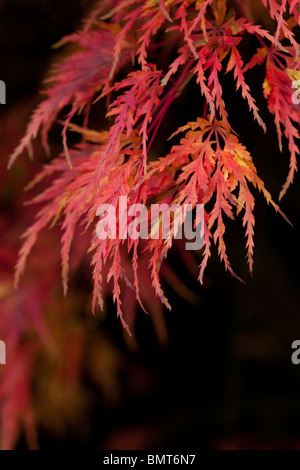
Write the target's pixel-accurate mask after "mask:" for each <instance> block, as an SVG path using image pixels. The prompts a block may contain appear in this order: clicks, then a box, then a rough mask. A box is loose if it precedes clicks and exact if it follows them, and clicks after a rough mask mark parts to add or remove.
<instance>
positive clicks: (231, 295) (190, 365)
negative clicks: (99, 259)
mask: <svg viewBox="0 0 300 470" xmlns="http://www.w3.org/2000/svg"><path fill="white" fill-rule="evenodd" d="M92 4H93V2H91V1H88V0H85V1H83V0H82V1H80V0H77V1H76V0H0V60H1V74H0V79H1V80H4V81H5V82H6V85H7V104H6V105H1V106H0V152H1V162H0V182H1V184H0V196H1V200H0V233H1V244H0V339H2V340H5V341H6V342H7V365H6V366H1V369H0V438H1V443H2V444H1V445H2V447H3V448H12V447H14V448H17V449H23V448H27V446H29V447H31V448H36V447H37V446H39V447H40V448H42V449H47V448H49V449H50V448H51V449H54V450H55V449H58V448H60V447H64V448H73V447H74V445H76V447H77V448H79V449H107V450H110V449H122V450H124V449H150V450H152V449H163V450H165V449H168V450H177V451H178V450H180V451H181V450H182V451H184V450H188V449H193V450H196V449H199V450H200V449H282V448H283V449H300V365H299V366H295V365H293V364H292V362H291V354H292V350H291V344H292V342H293V341H294V340H296V339H300V308H299V305H300V289H299V281H300V270H299V264H300V250H299V236H300V226H299V215H300V214H299V212H300V206H299V200H300V198H299V196H300V184H299V177H296V180H295V182H294V185H293V186H292V187H291V188H290V189H289V191H288V193H287V195H286V196H285V198H284V200H283V201H282V202H281V209H282V210H283V212H284V213H285V214H286V215H287V217H288V218H289V220H290V221H291V222H292V224H293V227H291V226H289V225H288V224H287V223H286V222H285V221H284V220H283V218H281V216H280V215H276V214H275V213H274V211H273V210H272V209H271V208H269V207H267V205H266V203H265V201H264V200H263V198H262V197H261V196H260V195H259V194H256V210H255V216H256V234H255V265H254V275H253V278H251V277H250V276H249V274H248V271H247V265H246V259H245V251H244V244H245V240H244V237H243V232H242V227H241V223H240V222H236V223H229V224H228V230H227V245H228V253H229V256H230V259H231V261H232V265H233V267H234V269H235V271H236V272H237V274H238V275H240V276H241V277H242V278H243V279H244V280H245V282H246V284H245V285H243V284H241V283H239V282H238V281H237V280H235V279H232V278H231V277H230V275H229V274H226V273H225V271H224V268H223V266H222V265H220V263H219V260H218V256H217V253H216V250H214V252H213V256H212V259H211V261H210V262H209V265H208V268H207V271H206V277H205V282H204V285H203V286H200V285H199V284H198V283H197V281H196V279H195V278H196V277H197V265H198V264H199V261H200V258H197V257H196V258H193V257H192V256H190V255H184V254H183V253H182V250H181V247H178V250H179V251H176V250H174V252H172V253H171V254H170V258H169V260H168V265H167V266H166V267H165V268H164V271H163V277H164V279H165V285H164V287H165V290H166V293H167V296H168V298H169V300H170V303H171V305H172V312H165V311H163V310H162V309H160V308H159V307H157V312H156V313H155V314H154V315H151V316H146V315H145V314H144V313H143V312H142V311H139V310H138V309H137V307H135V306H133V307H132V308H133V310H136V311H135V315H134V333H135V334H134V337H133V338H132V339H130V338H129V337H127V336H126V335H125V334H124V332H123V331H122V328H121V326H120V323H119V320H118V319H117V318H116V313H115V308H114V306H113V303H112V301H111V300H109V299H108V302H107V306H106V312H105V313H104V314H99V315H97V316H96V317H93V316H92V314H91V312H90V289H91V284H90V272H89V267H88V263H86V264H84V263H82V261H81V260H82V252H83V251H84V250H85V247H86V244H85V243H86V242H85V240H84V237H82V246H78V247H77V248H76V249H75V251H74V253H73V259H74V261H73V273H74V274H73V275H72V277H71V283H70V292H69V295H68V296H67V298H65V299H63V295H62V289H61V286H60V261H59V230H58V231H55V230H50V231H49V230H47V231H45V233H43V234H42V236H41V237H40V238H39V242H38V244H37V247H36V248H35V249H34V252H33V254H32V256H31V257H30V260H29V265H28V268H27V270H26V273H25V275H24V277H23V279H22V281H21V284H20V288H19V290H18V291H14V289H13V286H12V273H13V267H14V264H15V262H16V259H17V253H18V250H19V248H20V243H21V241H20V236H21V234H22V233H23V232H24V230H25V229H26V228H27V227H28V225H29V224H30V223H32V221H33V220H34V214H35V208H34V207H33V208H32V207H31V206H24V204H23V203H24V201H26V200H27V199H29V195H28V194H26V193H24V190H23V188H24V187H25V186H26V184H27V183H28V182H29V181H30V180H31V179H32V177H33V175H35V174H36V172H37V171H39V170H40V168H41V166H42V165H43V164H44V163H45V162H46V161H47V158H46V157H45V155H44V153H43V151H42V150H41V149H40V148H39V145H38V144H37V147H36V149H35V159H34V161H33V162H30V161H29V160H28V157H27V156H26V155H24V156H22V157H20V158H19V159H18V160H17V162H16V163H15V165H14V167H13V168H12V170H10V171H9V172H8V171H7V169H6V166H7V161H8V157H9V155H10V154H11V152H12V151H13V149H14V147H15V146H16V145H17V143H18V141H19V139H20V138H21V137H22V135H23V134H24V131H25V128H26V124H27V122H28V118H29V116H30V113H31V111H32V109H33V107H34V106H35V105H36V104H37V103H38V102H39V101H40V95H39V91H40V90H41V89H42V88H43V79H44V78H45V77H46V76H47V71H48V68H49V65H50V64H51V62H52V61H53V60H55V59H57V57H58V54H59V53H58V52H57V51H56V50H53V49H52V48H51V46H52V45H53V44H54V43H56V42H57V41H58V40H59V39H61V37H62V36H64V35H66V34H69V33H70V32H72V31H74V30H75V29H77V28H79V27H80V26H81V24H82V23H81V21H82V18H83V17H86V16H87V14H88V12H89V11H90V9H91V7H92ZM246 46H247V48H248V50H249V51H250V53H251V52H254V51H255V44H246V45H245V47H246ZM248 53H249V52H248ZM251 74H252V75H251ZM262 80H263V70H261V75H260V71H259V70H258V71H255V72H253V73H249V82H250V84H251V86H252V88H253V92H254V95H255V96H256V97H257V101H258V104H259V106H261V108H262V109H263V116H264V117H265V118H266V119H267V115H268V113H267V110H266V105H265V102H264V99H263V96H262V89H261V83H262ZM231 82H232V79H231V77H226V78H225V79H224V83H225V85H226V86H224V89H226V99H227V103H228V110H229V115H230V116H231V124H232V126H233V128H234V129H235V130H236V131H237V132H238V133H239V135H240V138H241V141H242V142H243V143H244V144H245V145H246V146H247V148H248V150H249V151H250V152H251V153H252V155H253V156H254V162H255V164H256V167H257V169H258V174H259V175H260V177H261V178H262V179H263V181H264V182H265V184H266V187H267V188H268V189H269V190H270V191H271V193H272V195H273V197H274V198H275V200H276V199H277V197H278V194H279V191H280V188H281V186H282V184H283V183H284V181H285V178H286V175H287V172H288V161H289V159H288V154H281V153H280V152H279V150H278V143H277V137H276V132H275V126H274V123H273V122H272V118H269V121H268V122H267V124H268V125H269V132H268V134H267V135H266V136H264V135H263V132H262V131H261V130H260V129H259V128H258V126H257V125H256V124H254V123H252V120H251V117H250V115H249V113H248V110H247V106H246V104H244V103H243V102H242V101H241V100H240V99H239V96H238V95H237V94H236V93H235V90H234V84H232V83H231ZM196 92H197V89H196V86H194V85H191V86H190V87H189V90H188V91H187V92H186V94H185V96H183V97H182V98H181V99H180V100H179V102H178V103H176V104H174V106H173V108H172V109H171V110H170V111H169V115H168V116H166V119H167V120H169V121H168V122H169V123H170V122H171V124H170V125H172V127H174V129H175V128H176V126H178V125H181V124H184V123H185V122H186V121H187V120H192V119H194V118H196V117H197V115H198V114H199V109H198V106H197V103H195V98H194V96H195V93H196ZM178 116H179V118H178ZM243 116H245V117H244V118H243ZM166 137H168V135H166V136H164V135H163V131H162V135H161V136H158V142H159V141H160V140H161V141H163V140H164V139H165V138H166ZM50 141H51V145H52V149H54V151H53V153H54V156H55V150H56V149H57V151H59V150H60V135H59V128H58V127H57V129H56V127H55V126H54V130H53V131H52V132H51V134H50ZM30 196H31V195H30ZM178 252H180V253H181V254H180V256H179V255H178Z"/></svg>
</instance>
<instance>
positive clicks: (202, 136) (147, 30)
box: [9, 0, 300, 328]
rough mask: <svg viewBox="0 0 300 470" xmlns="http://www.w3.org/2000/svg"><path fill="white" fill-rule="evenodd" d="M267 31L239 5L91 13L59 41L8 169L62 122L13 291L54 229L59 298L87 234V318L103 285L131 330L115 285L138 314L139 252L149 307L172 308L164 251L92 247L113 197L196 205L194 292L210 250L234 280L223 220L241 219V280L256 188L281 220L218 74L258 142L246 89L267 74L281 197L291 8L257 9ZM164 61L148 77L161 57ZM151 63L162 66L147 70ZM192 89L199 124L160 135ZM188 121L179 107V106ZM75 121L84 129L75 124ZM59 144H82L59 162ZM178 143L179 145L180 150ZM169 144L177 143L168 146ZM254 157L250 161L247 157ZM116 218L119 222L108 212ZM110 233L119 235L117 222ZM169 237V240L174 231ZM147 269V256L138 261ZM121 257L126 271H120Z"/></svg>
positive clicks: (288, 124) (288, 122)
mask: <svg viewBox="0 0 300 470" xmlns="http://www.w3.org/2000/svg"><path fill="white" fill-rule="evenodd" d="M261 3H262V5H263V7H264V8H265V13H266V14H267V15H269V16H270V18H271V19H272V20H273V22H274V28H273V30H272V31H268V30H267V29H265V28H263V27H262V25H260V24H257V23H256V22H255V21H253V19H252V20H251V19H250V18H252V17H251V15H250V10H249V8H250V6H249V5H250V4H249V2H248V1H242V0H236V1H234V0H232V1H229V0H228V1H227V0H167V1H164V0H159V1H157V0H156V1H153V0H147V1H139V0H114V1H105V0H104V1H102V2H101V1H100V2H99V3H98V5H97V7H96V10H95V12H94V13H93V14H92V16H91V18H90V19H89V20H88V21H87V22H86V23H85V26H84V28H83V29H82V31H80V32H78V33H76V34H72V35H71V36H68V37H67V38H65V39H64V40H62V41H61V43H60V45H61V46H66V45H69V44H70V43H71V44H72V49H71V52H70V53H68V54H67V55H66V56H65V58H64V59H63V60H62V61H61V62H60V63H59V64H58V65H56V66H55V67H54V68H53V70H52V75H51V78H50V79H49V80H48V82H49V83H50V87H49V88H48V89H47V90H46V98H45V99H44V100H43V101H42V102H41V104H40V105H39V106H38V107H37V109H36V110H35V111H34V113H33V115H32V118H31V120H30V122H29V124H28V129H27V132H26V135H25V136H24V138H23V139H22V141H21V142H20V144H19V146H18V147H17V148H16V150H15V152H14V153H13V155H12V156H11V159H10V163H9V166H11V165H12V164H13V162H14V161H15V159H16V158H17V157H18V156H19V155H20V154H21V153H22V152H23V151H24V150H25V149H26V148H29V149H31V144H32V141H33V139H35V138H36V137H37V135H38V133H39V132H41V134H42V141H43V144H44V146H45V148H46V149H47V150H48V151H49V148H48V143H47V134H48V131H49V129H50V128H51V126H52V124H53V123H54V121H55V120H56V119H57V118H58V116H59V114H60V112H61V111H62V110H64V109H65V108H66V106H68V111H67V114H66V111H65V112H64V119H63V122H62V143H63V149H64V150H63V153H62V154H61V155H58V156H55V158H54V159H53V160H52V161H51V163H49V164H47V165H46V166H45V168H44V169H43V170H42V172H41V173H40V174H39V175H38V176H37V177H36V178H35V180H34V181H33V182H32V183H31V184H30V189H31V188H32V187H33V186H35V185H36V184H40V183H41V182H42V181H43V180H44V178H46V180H47V181H49V177H50V183H48V184H49V185H48V186H47V187H46V189H45V188H44V189H43V191H42V192H41V193H40V194H38V195H37V196H36V197H35V198H34V199H33V200H32V203H38V204H39V210H38V212H37V215H36V221H35V222H34V223H33V225H31V226H30V227H29V228H28V229H27V231H26V232H25V234H24V244H23V247H22V248H21V252H20V257H19V261H18V264H17V270H16V283H18V281H19V278H20V275H21V273H22V272H23V269H24V266H25V262H26V259H27V257H28V254H29V252H30V250H31V248H32V246H33V245H34V243H35V242H36V239H37V235H38V233H39V232H40V231H41V230H42V229H44V228H45V227H49V226H53V225H55V224H59V223H60V224H61V228H62V237H61V259H62V273H63V287H64V292H65V293H66V291H67V279H68V272H69V258H70V249H71V243H72V242H73V243H76V241H77V239H78V237H80V234H79V233H78V232H76V227H80V230H81V231H83V230H85V231H88V233H89V237H90V247H89V251H90V252H91V254H92V260H91V264H92V276H93V282H94V291H93V299H92V305H93V309H94V310H95V308H96V307H97V305H99V306H100V307H101V308H103V283H104V281H108V282H109V281H110V282H111V283H112V284H111V285H112V289H113V297H114V301H115V303H116V305H117V311H118V315H119V316H120V318H121V320H122V322H123V325H124V326H125V327H126V328H128V326H127V322H126V321H125V319H124V312H123V308H122V295H121V281H122V280H123V281H124V282H125V284H126V285H127V287H126V288H128V289H133V290H134V292H135V295H136V298H137V300H138V301H139V302H140V304H141V305H142V304H143V302H142V300H143V299H142V297H144V296H143V295H141V293H140V290H141V289H140V286H139V281H140V277H141V272H140V269H139V264H140V260H141V259H142V257H141V253H142V249H143V250H144V249H146V250H147V251H148V253H149V269H150V271H149V272H150V274H149V275H150V276H151V281H152V285H153V288H154V291H155V293H156V295H157V296H158V297H159V299H160V300H161V301H162V303H164V304H165V305H166V306H167V307H168V308H170V305H169V303H168V300H167V299H166V297H165V294H164V292H163V289H162V286H161V281H160V269H161V264H162V261H163V259H164V258H165V257H166V255H167V252H168V250H169V249H170V247H171V245H172V239H171V240H164V239H162V238H158V239H150V238H149V239H148V240H146V241H143V245H142V244H141V242H140V241H139V240H131V241H125V240H122V239H119V238H118V237H116V239H107V240H100V239H98V238H97V236H96V224H97V217H96V210H97V207H98V206H99V205H100V204H105V203H110V204H113V205H114V206H115V208H116V209H118V204H119V197H120V196H127V198H128V206H129V207H130V206H131V205H133V204H136V203H143V204H148V205H149V204H150V203H151V201H153V200H155V201H157V202H159V203H164V202H166V203H168V204H173V203H178V204H179V205H183V204H191V205H192V207H195V206H196V204H204V209H205V223H204V248H203V260H202V263H201V266H200V272H199V280H200V281H201V282H203V275H204V270H205V267H206V265H207V262H208V259H209V257H210V255H211V245H212V242H214V244H215V245H217V247H218V253H219V256H220V259H221V261H222V262H224V265H225V268H226V270H229V271H230V272H231V274H233V275H235V273H234V270H233V268H232V266H231V264H230V261H229V258H228V255H227V250H226V245H225V236H226V218H230V219H235V218H236V217H237V216H238V215H239V214H242V224H243V226H244V228H245V236H246V250H247V260H248V264H249V269H250V271H252V267H253V250H254V224H255V220H254V213H253V211H254V204H255V192H254V190H255V188H257V189H258V190H259V191H261V192H262V193H263V195H264V197H265V198H266V201H267V203H268V204H271V205H272V206H273V207H274V209H275V210H276V211H280V209H279V207H278V205H277V204H276V203H275V202H274V201H273V199H272V197H271V195H270V193H269V192H268V191H267V189H266V188H265V186H264V183H263V181H262V179H261V178H260V177H259V176H258V174H257V171H256V168H255V163H254V160H253V157H252V156H251V155H250V153H249V152H248V151H247V149H246V148H245V146H244V145H243V143H242V142H241V141H240V139H239V137H238V136H237V135H236V133H235V130H234V129H233V128H232V126H231V117H230V115H229V114H228V111H227V107H226V101H225V98H224V92H223V85H222V83H223V78H224V74H230V76H231V77H232V80H233V81H234V82H235V85H236V90H237V91H238V92H239V93H240V94H241V96H242V97H243V99H244V100H245V101H246V102H247V104H248V107H249V111H250V113H249V116H247V115H245V116H244V117H243V119H245V120H246V119H251V118H254V120H255V121H256V122H257V125H258V126H261V128H262V129H263V130H264V132H267V128H266V124H265V122H264V116H263V115H262V113H261V112H260V110H259V109H258V105H257V104H256V100H255V97H254V96H253V94H252V91H251V89H250V86H249V84H248V83H247V79H246V76H247V71H248V70H249V69H253V68H255V67H258V66H260V67H264V70H265V80H264V81H263V82H262V83H261V86H262V89H263V93H264V97H265V98H266V100H267V104H268V109H269V111H270V113H271V114H273V115H274V121H275V125H276V128H277V133H278V140H279V146H280V148H282V146H283V144H285V145H286V142H285V141H283V136H284V137H285V140H286V141H287V145H288V148H289V151H290V155H291V157H290V171H289V174H288V177H287V180H286V182H285V183H284V185H283V188H282V192H281V195H280V196H281V197H282V196H283V195H284V194H285V193H286V191H287V189H288V187H289V185H290V184H291V183H292V181H293V179H294V174H295V172H296V170H297V155H298V154H299V147H298V139H299V133H298V125H299V117H300V113H299V111H300V108H299V106H298V105H297V104H295V103H293V101H292V96H293V88H292V84H293V81H294V80H296V79H297V77H298V76H299V75H298V74H299V72H298V65H299V44H298V42H297V40H296V36H295V32H294V31H295V28H297V26H298V25H300V2H299V1H296V0H284V1H282V2H278V1H276V0H269V1H267V0H261ZM251 37H252V38H253V40H254V41H255V42H256V44H257V52H256V54H255V55H254V56H253V57H251V56H250V57H249V54H248V55H247V54H246V55H245V48H244V47H241V45H242V44H243V43H244V41H245V39H249V38H251ZM166 48H167V50H168V54H166V57H171V58H172V59H171V60H170V62H169V61H166V62H165V63H164V64H163V65H159V66H158V65H157V60H156V54H157V53H158V51H160V50H162V51H164V50H166ZM157 57H158V56H157ZM192 81H194V82H195V83H196V84H198V90H199V92H198V96H197V97H195V100H199V109H201V110H203V111H201V112H200V113H199V116H198V119H197V120H195V121H194V122H188V123H187V124H186V126H183V127H181V128H180V129H178V130H176V129H172V128H171V127H170V128H169V123H168V122H167V120H166V119H165V116H166V111H167V110H168V109H169V108H170V107H171V105H172V103H173V102H174V101H175V100H176V99H178V98H179V97H180V95H181V94H182V93H183V91H184V89H185V88H186V87H188V86H189V85H190V83H191V82H192ZM99 100H102V102H103V106H106V108H107V109H106V117H107V121H106V124H104V125H102V124H101V125H99V127H98V128H97V129H94V127H95V126H93V128H92V129H91V128H90V127H89V122H90V119H89V116H90V112H91V109H92V108H93V105H94V103H95V102H98V101H99ZM186 106H187V107H188V103H186ZM81 114H82V115H83V124H82V126H78V125H76V124H74V123H72V120H73V119H74V117H75V116H76V115H81ZM161 126H164V128H168V130H169V135H170V136H171V135H172V138H171V139H170V141H169V151H168V152H167V154H166V155H164V154H157V151H156V152H154V151H153V145H152V144H153V143H154V142H155V140H156V137H157V133H158V131H159V129H160V128H161ZM68 131H72V132H76V133H77V134H78V135H79V136H80V139H81V142H80V143H79V144H78V145H74V146H73V148H69V145H68ZM178 135H180V136H181V137H180V141H179V143H178ZM176 139H177V140H176ZM254 157H255V156H254ZM117 213H118V212H117ZM119 222H120V221H119ZM171 234H172V236H173V237H174V226H173V227H172V230H171ZM142 256H145V255H142ZM128 257H129V259H130V260H131V262H130V263H128Z"/></svg>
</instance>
